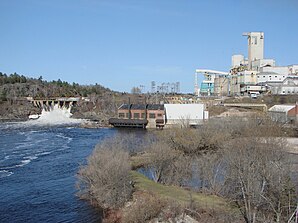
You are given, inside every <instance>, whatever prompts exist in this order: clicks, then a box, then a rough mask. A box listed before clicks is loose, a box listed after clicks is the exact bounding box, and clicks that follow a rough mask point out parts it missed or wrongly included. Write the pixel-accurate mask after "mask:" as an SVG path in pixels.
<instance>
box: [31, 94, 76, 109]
mask: <svg viewBox="0 0 298 223" xmlns="http://www.w3.org/2000/svg"><path fill="white" fill-rule="evenodd" d="M28 100H29V101H30V102H32V103H33V105H34V106H35V107H37V108H41V109H44V110H46V111H51V110H52V109H53V108H54V107H55V106H57V107H58V108H66V109H69V108H71V107H73V106H74V105H76V104H77V103H78V101H79V100H80V98H73V97H72V98H48V99H33V98H31V99H28Z"/></svg>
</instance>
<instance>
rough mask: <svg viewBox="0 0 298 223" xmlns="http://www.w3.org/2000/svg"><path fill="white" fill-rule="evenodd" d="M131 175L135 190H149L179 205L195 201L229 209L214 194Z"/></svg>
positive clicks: (208, 206)
mask: <svg viewBox="0 0 298 223" xmlns="http://www.w3.org/2000/svg"><path fill="white" fill-rule="evenodd" d="M131 174H132V177H133V179H134V181H135V182H136V184H135V187H136V189H137V190H141V191H147V192H151V193H153V194H156V195H158V197H163V198H166V199H171V200H173V201H175V202H178V203H180V204H181V205H187V204H189V203H190V202H193V203H195V204H196V205H198V206H199V207H200V208H206V209H220V210H227V211H228V210H230V209H231V208H230V205H229V204H228V203H227V202H226V201H225V200H224V199H223V198H221V197H218V196H214V195H205V194H202V193H196V192H192V191H189V190H186V189H183V188H181V187H177V186H166V185H162V184H159V183H155V182H154V181H152V180H150V179H148V178H147V177H145V176H144V175H142V174H140V173H138V172H136V171H131Z"/></svg>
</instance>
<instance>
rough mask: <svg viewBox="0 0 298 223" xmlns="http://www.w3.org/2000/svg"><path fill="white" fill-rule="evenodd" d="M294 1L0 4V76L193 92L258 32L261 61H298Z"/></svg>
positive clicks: (15, 0) (32, 0) (35, 0)
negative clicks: (167, 86)
mask: <svg viewBox="0 0 298 223" xmlns="http://www.w3.org/2000/svg"><path fill="white" fill-rule="evenodd" d="M297 22H298V0H283V1H280V0H251V1H247V0H204V1H201V0H0V72H3V73H7V74H10V73H14V72H17V73H18V74H23V75H25V76H29V77H37V78H38V77H39V76H42V77H43V79H44V80H48V81H51V80H58V79H61V80H63V81H68V82H70V83H72V82H76V83H80V84H95V83H98V84H101V85H103V86H105V87H108V88H110V89H112V90H116V91H120V92H124V91H126V92H130V90H131V89H132V87H134V86H136V87H138V86H140V85H144V86H145V87H146V88H145V91H150V89H151V81H155V82H156V84H157V85H161V83H168V82H170V83H172V82H180V88H181V91H182V92H185V93H192V92H193V91H194V73H195V69H198V68H201V69H213V70H220V71H229V69H230V66H231V56H232V55H233V54H243V55H245V57H247V39H246V37H244V36H242V33H243V32H253V31H263V32H264V33H265V34H264V35H265V44H264V45H265V53H264V54H265V58H270V59H271V58H272V59H275V60H276V63H277V65H280V66H283V65H291V64H298V29H297V27H298V25H297Z"/></svg>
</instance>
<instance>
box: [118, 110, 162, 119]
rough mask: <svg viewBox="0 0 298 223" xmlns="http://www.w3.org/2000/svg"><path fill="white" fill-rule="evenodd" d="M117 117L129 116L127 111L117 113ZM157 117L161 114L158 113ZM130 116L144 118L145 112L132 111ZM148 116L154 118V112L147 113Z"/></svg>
mask: <svg viewBox="0 0 298 223" xmlns="http://www.w3.org/2000/svg"><path fill="white" fill-rule="evenodd" d="M118 117H119V118H129V117H128V113H122V112H121V113H119V114H118ZM157 117H162V114H160V113H158V114H157ZM132 118H133V119H140V118H142V119H144V118H145V113H132ZM149 118H156V116H155V113H149Z"/></svg>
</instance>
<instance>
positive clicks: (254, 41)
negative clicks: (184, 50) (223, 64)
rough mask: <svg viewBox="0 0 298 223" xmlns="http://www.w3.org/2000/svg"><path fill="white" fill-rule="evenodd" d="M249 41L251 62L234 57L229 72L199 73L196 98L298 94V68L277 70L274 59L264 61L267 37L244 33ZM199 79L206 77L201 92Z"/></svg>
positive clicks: (202, 71)
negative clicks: (265, 39)
mask: <svg viewBox="0 0 298 223" xmlns="http://www.w3.org/2000/svg"><path fill="white" fill-rule="evenodd" d="M243 36H246V37H247V40H248V58H247V59H245V57H244V56H243V55H239V54H237V55H233V56H232V66H231V69H230V71H229V72H222V71H214V70H202V69H197V70H196V73H195V94H197V95H201V96H226V95H230V96H235V95H258V94H263V93H270V94H281V95H285V94H298V83H297V82H298V81H297V78H298V65H289V66H276V62H275V60H274V59H266V58H264V33H263V32H248V33H243ZM198 75H204V80H203V81H202V83H201V85H200V89H199V84H198Z"/></svg>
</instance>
